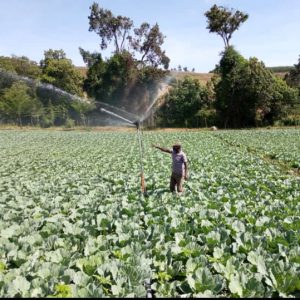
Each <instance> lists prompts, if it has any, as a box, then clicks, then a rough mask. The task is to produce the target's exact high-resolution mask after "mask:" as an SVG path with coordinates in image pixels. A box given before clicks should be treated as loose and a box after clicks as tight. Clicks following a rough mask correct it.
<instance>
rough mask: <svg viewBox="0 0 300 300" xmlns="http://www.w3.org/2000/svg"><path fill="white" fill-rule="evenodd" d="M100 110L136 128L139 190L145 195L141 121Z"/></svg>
mask: <svg viewBox="0 0 300 300" xmlns="http://www.w3.org/2000/svg"><path fill="white" fill-rule="evenodd" d="M100 110H101V111H103V112H105V113H107V114H109V115H111V116H114V117H116V118H119V119H121V120H123V121H125V122H126V123H128V124H131V125H133V126H136V130H137V135H138V142H139V152H140V171H141V190H142V193H143V194H144V195H146V193H147V192H146V185H145V177H144V166H143V160H144V147H143V140H142V136H141V122H140V120H136V121H130V120H129V119H126V118H124V117H122V116H120V115H118V114H116V113H114V112H112V111H109V110H107V109H104V108H101V109H100Z"/></svg>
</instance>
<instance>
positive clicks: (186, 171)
mask: <svg viewBox="0 0 300 300" xmlns="http://www.w3.org/2000/svg"><path fill="white" fill-rule="evenodd" d="M183 164H184V170H185V173H184V179H185V180H187V179H188V165H187V162H184V163H183Z"/></svg>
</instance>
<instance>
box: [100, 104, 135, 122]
mask: <svg viewBox="0 0 300 300" xmlns="http://www.w3.org/2000/svg"><path fill="white" fill-rule="evenodd" d="M100 110H101V111H103V112H106V113H107V114H109V115H111V116H114V117H116V118H119V119H121V120H123V121H125V122H126V123H129V124H131V125H135V124H134V122H132V121H130V120H128V119H126V118H124V117H122V116H120V115H118V114H116V113H114V112H112V111H110V110H107V109H105V108H101V109H100ZM135 126H136V125H135Z"/></svg>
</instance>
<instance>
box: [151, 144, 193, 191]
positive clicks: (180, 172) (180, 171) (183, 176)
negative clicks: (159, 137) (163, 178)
mask: <svg viewBox="0 0 300 300" xmlns="http://www.w3.org/2000/svg"><path fill="white" fill-rule="evenodd" d="M152 147H154V148H157V149H159V150H161V151H163V152H166V153H170V154H172V175H171V179H170V191H171V192H175V187H177V192H178V193H179V194H181V193H182V192H183V181H184V180H187V178H188V167H187V158H186V155H185V153H184V152H183V151H182V150H181V145H180V144H179V143H177V144H174V145H173V150H171V149H168V148H163V147H159V146H156V145H152Z"/></svg>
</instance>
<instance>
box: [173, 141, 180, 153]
mask: <svg viewBox="0 0 300 300" xmlns="http://www.w3.org/2000/svg"><path fill="white" fill-rule="evenodd" d="M173 150H174V151H175V152H176V153H179V152H180V150H181V145H180V144H179V143H176V144H174V145H173Z"/></svg>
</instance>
